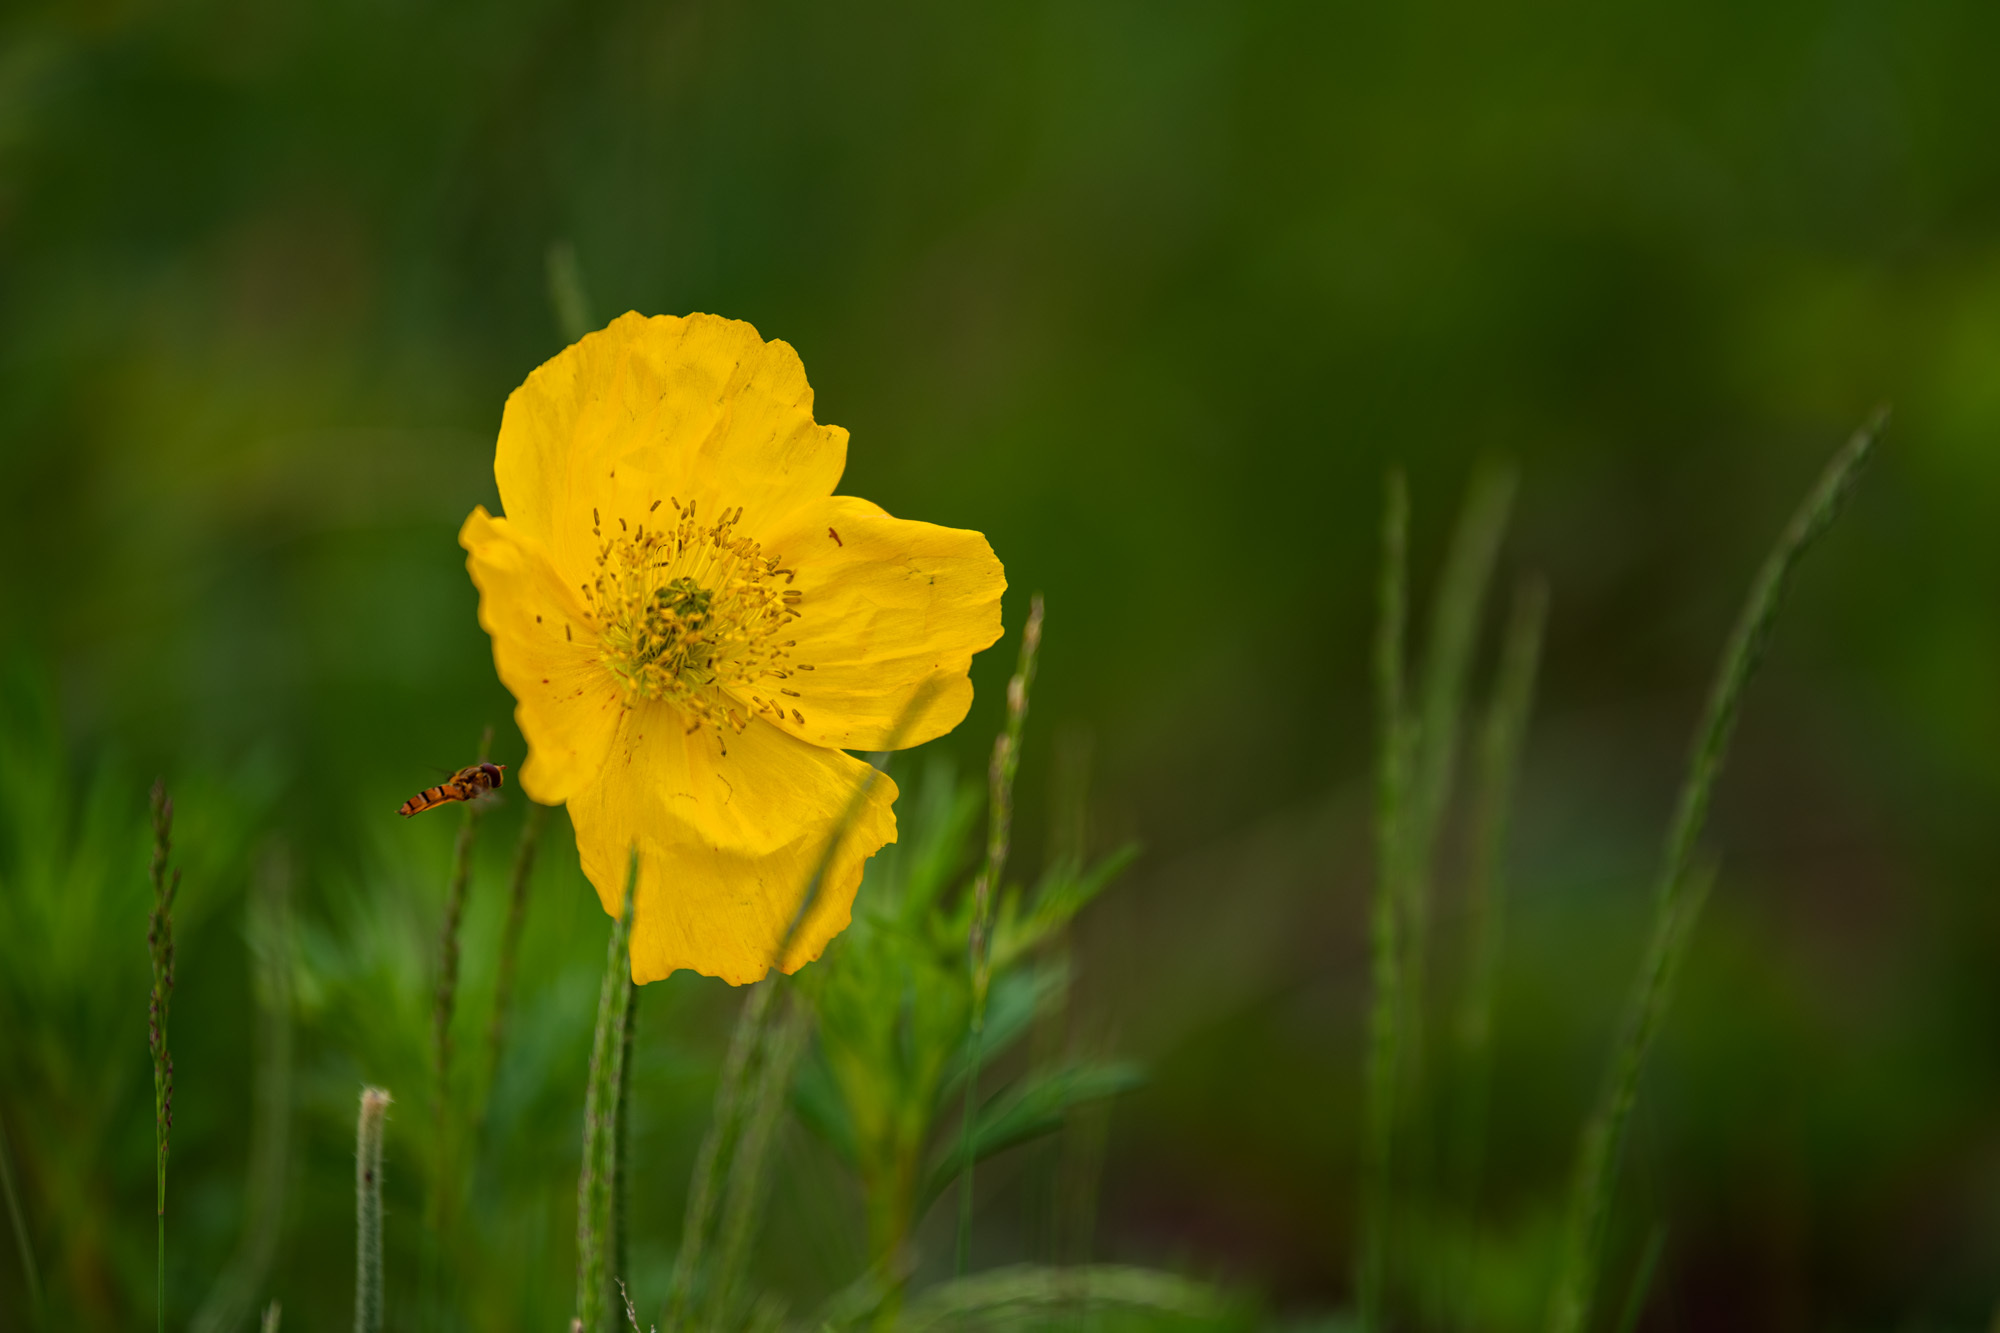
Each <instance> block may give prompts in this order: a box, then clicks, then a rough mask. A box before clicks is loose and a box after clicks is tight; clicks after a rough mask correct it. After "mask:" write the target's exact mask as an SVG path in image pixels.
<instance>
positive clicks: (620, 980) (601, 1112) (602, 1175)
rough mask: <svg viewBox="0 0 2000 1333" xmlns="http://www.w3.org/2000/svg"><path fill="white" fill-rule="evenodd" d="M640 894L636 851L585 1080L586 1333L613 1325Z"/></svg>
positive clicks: (579, 1259)
mask: <svg viewBox="0 0 2000 1333" xmlns="http://www.w3.org/2000/svg"><path fill="white" fill-rule="evenodd" d="M638 889H639V850H638V848H636V847H635V848H633V849H632V851H631V853H630V856H629V859H628V860H627V862H626V869H625V901H624V906H623V910H621V911H620V912H619V914H618V919H617V920H616V921H614V922H613V923H612V926H611V942H610V945H609V946H608V949H607V954H606V958H605V963H604V984H603V986H602V987H601V988H600V989H599V990H598V995H597V1029H596V1031H595V1033H594V1034H593V1035H592V1038H591V1043H590V1079H589V1082H588V1084H587V1085H586V1087H585V1091H584V1099H583V1167H582V1170H581V1171H579V1172H578V1174H577V1182H576V1323H577V1325H578V1326H580V1327H581V1328H582V1329H583V1333H609V1329H610V1327H611V1325H612V1323H613V1322H614V1320H613V1318H612V1310H613V1307H612V1304H611V1279H612V1277H613V1276H614V1274H613V1273H612V1272H611V1271H610V1265H611V1264H612V1263H613V1262H614V1257H613V1256H614V1251H615V1247H616V1245H617V1236H616V1217H617V1208H618V1201H617V1199H616V1197H615V1195H616V1194H617V1189H616V1186H615V1183H614V1182H615V1181H616V1179H617V1176H618V1172H619V1162H618V1118H619V1111H620V1109H621V1108H622V1106H623V1105H624V1101H625V1080H626V1078H627V1076H628V1071H627V1069H626V1064H627V1061H626V1058H625V1055H626V1050H627V1043H626V1040H625V1024H626V1016H627V1015H628V1014H629V1013H630V1012H631V1009H632V997H633V992H634V991H636V990H637V989H638V988H637V987H636V986H634V985H633V984H632V950H631V945H632V905H633V902H634V900H635V898H636V897H637V895H638Z"/></svg>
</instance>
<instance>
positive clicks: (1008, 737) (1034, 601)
mask: <svg viewBox="0 0 2000 1333" xmlns="http://www.w3.org/2000/svg"><path fill="white" fill-rule="evenodd" d="M1041 647H1042V595H1041V594H1040V593H1036V594H1035V595H1034V597H1032V598H1031V599H1029V602H1028V620H1027V623H1026V624H1025V625H1023V626H1022V628H1021V656H1020V660H1019V661H1018V662H1017V663H1016V665H1015V667H1014V675H1013V678H1012V679H1011V680H1009V681H1008V682H1007V725H1006V728H1005V729H1004V730H1003V731H1002V732H1001V733H1000V735H999V737H998V738H997V739H996V740H995V741H994V742H993V762H992V764H991V765H990V766H989V769H988V772H987V805H986V862H985V864H984V865H982V866H981V867H980V868H979V877H978V878H977V879H975V880H974V881H973V883H972V932H971V938H970V939H969V941H968V949H967V953H968V955H969V961H970V967H971V970H972V1031H971V1033H970V1046H971V1049H970V1052H969V1058H968V1060H967V1063H966V1073H965V1108H964V1112H963V1120H962V1123H961V1126H960V1132H961V1133H962V1134H963V1135H964V1144H963V1147H962V1150H961V1155H960V1156H961V1160H962V1161H963V1162H964V1163H965V1167H964V1172H963V1174H962V1175H960V1176H959V1179H958V1253H957V1267H956V1272H957V1273H958V1275H959V1276H960V1277H963V1276H965V1271H966V1265H967V1264H968V1263H969V1262H970V1259H971V1253H972V1175H973V1160H972V1158H973V1153H972V1137H973V1128H974V1125H975V1122H976V1120H977V1118H978V1096H979V1066H980V1062H981V1060H982V1059H983V1058H984V1057H985V1049H984V1048H985V1042H986V992H987V990H988V989H989V988H990V986H991V985H992V980H993V941H992V939H991V934H992V928H993V895H994V894H995V893H998V892H999V890H1000V877H1001V875H1003V874H1004V873H1005V872H1006V869H1007V847H1008V842H1009V840H1010V838H1011V836H1012V833H1013V822H1014V775H1015V774H1016V773H1017V772H1019V771H1020V767H1021V733H1022V730H1023V729H1024V728H1025V727H1026V725H1027V721H1028V691H1029V689H1030V688H1031V687H1032V686H1033V685H1034V683H1035V659H1036V656H1037V655H1038V654H1039V653H1040V651H1041Z"/></svg>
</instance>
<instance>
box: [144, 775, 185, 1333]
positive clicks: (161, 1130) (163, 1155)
mask: <svg viewBox="0 0 2000 1333" xmlns="http://www.w3.org/2000/svg"><path fill="white" fill-rule="evenodd" d="M152 806H153V865H152V880H153V914H152V917H151V919H150V921H149V922H148V923H147V929H146V946H147V950H148V952H149V953H151V955H152V960H153V991H152V1001H151V1006H150V1009H149V1012H148V1016H147V1017H148V1021H147V1025H146V1035H147V1044H148V1045H149V1046H150V1048H151V1050H152V1055H153V1132H154V1140H153V1177H154V1211H155V1221H156V1223H157V1226H156V1230H157V1232H158V1240H159V1254H158V1263H159V1266H158V1285H157V1289H156V1290H155V1293H154V1296H155V1314H156V1316H157V1319H158V1328H159V1333H166V1327H167V1140H168V1137H169V1135H170V1133H171V1131H172V1130H173V1127H174V1057H173V1053H172V1052H171V1051H169V1050H168V1048H167V1016H168V1011H169V1009H170V1008H171V1006H172V1002H173V995H174V915H173V913H174V897H175V895H176V894H178V893H179V892H180V887H181V872H180V871H179V870H178V869H176V870H175V871H174V872H173V874H172V875H171V876H169V875H168V874H167V857H168V854H169V853H170V852H171V851H172V849H173V832H174V803H173V801H172V799H171V798H169V797H168V795H167V787H166V782H165V781H164V780H161V781H157V782H155V783H154V784H153V791H152Z"/></svg>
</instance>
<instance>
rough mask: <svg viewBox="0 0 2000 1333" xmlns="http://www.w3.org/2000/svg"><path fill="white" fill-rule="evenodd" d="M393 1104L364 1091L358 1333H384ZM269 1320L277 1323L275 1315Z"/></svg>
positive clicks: (357, 1173)
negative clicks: (386, 1170)
mask: <svg viewBox="0 0 2000 1333" xmlns="http://www.w3.org/2000/svg"><path fill="white" fill-rule="evenodd" d="M389 1100H390V1098H389V1094H388V1091H387V1090H386V1089H383V1088H363V1089H362V1090H361V1115H360V1118H359V1120H358V1121H357V1123H356V1125H355V1130H354V1333H382V1125H383V1122H384V1121H385V1120H387V1119H388V1114H389ZM275 1308H276V1306H275V1304H274V1305H273V1309H275ZM265 1318H266V1322H267V1323H275V1322H276V1317H275V1316H274V1315H266V1317H265Z"/></svg>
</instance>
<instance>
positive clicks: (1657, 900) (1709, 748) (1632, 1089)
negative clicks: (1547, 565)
mask: <svg viewBox="0 0 2000 1333" xmlns="http://www.w3.org/2000/svg"><path fill="white" fill-rule="evenodd" d="M1886 420H1887V413H1886V412H1877V413H1876V414H1875V416H1874V417H1873V418H1871V419H1870V420H1869V422H1868V423H1867V424H1866V425H1864V426H1863V427H1862V428H1861V429H1860V430H1859V431H1857V432H1855V434H1854V436H1853V437H1852V438H1851V439H1850V440H1849V441H1848V442H1847V444H1846V445H1845V446H1844V447H1842V449H1841V450H1840V451H1839V452H1838V453H1837V454H1835V455H1834V457H1833V459H1832V461H1831V462H1829V463H1828V464H1827V466H1826V469H1825V470H1824V471H1823V472H1821V473H1820V476H1819V480H1818V481H1817V482H1816V483H1814V485H1813V488H1812V490H1811V491H1810V492H1808V493H1807V495H1806V498H1805V502H1804V503H1803V504H1802V505H1800V507H1799V509H1798V511H1797V512H1796V513H1795V514H1793V516H1792V520H1791V522H1790V523H1789V524H1787V525H1786V527H1785V531H1784V533H1783V535H1782V536H1780V538H1779V539H1778V544H1777V546H1776V547H1775V548H1774V549H1773V550H1772V551H1771V554H1770V555H1769V556H1768V557H1767V558H1766V559H1765V561H1764V564H1763V567H1762V568H1761V569H1759V570H1758V572H1757V577H1756V580H1755V581H1754V582H1753V583H1752V584H1751V586H1750V595H1749V597H1748V599H1747V600H1746V601H1745V603H1744V605H1743V610H1742V612H1741V614H1740V615H1739V616H1738V618H1737V621H1736V626H1735V628H1734V629H1733V630H1732V631H1731V633H1730V636H1729V642H1728V644H1727V645H1726V646H1725V647H1724V649H1723V653H1722V660H1721V663H1720V665H1719V667H1718V668H1717V672H1716V676H1715V681H1714V683H1713V685H1712V686H1711V687H1710V691H1709V696H1708V702H1707V705H1706V706H1705V708H1704V710H1703V714H1702V720H1701V725H1700V726H1699V727H1697V728H1696V730H1695V741H1694V748H1693V753H1692V755H1691V757H1690V759H1689V763H1688V772H1687V776H1686V778H1685V779H1684V781H1683V782H1682V785H1681V791H1680V797H1679V800H1678V802H1677V803H1676V807H1675V811H1674V820H1673V824H1672V826H1671V828H1670V830H1669V832H1668V834H1667V841H1666V847H1665V851H1664V854H1663V856H1662V859H1661V867H1660V876H1659V880H1658V882H1657V885H1656V888H1655V891H1654V895H1653V923H1652V929H1651V932H1650V934H1649V937H1648V941H1647V946H1646V952H1645V956H1644V959H1643V961H1642V962H1641V964H1640V968H1639V973H1638V975H1637V977H1635V978H1634V983H1633V990H1632V994H1631V997H1630V999H1629V1001H1628V1004H1627V1010H1626V1016H1625V1022H1624V1026H1623V1028H1622V1030H1621V1032H1620V1036H1619V1039H1618V1043H1617V1045H1616V1046H1615V1047H1614V1049H1613V1051H1612V1058H1611V1065H1610V1069H1609V1071H1608V1077H1607V1078H1606V1080H1605V1086H1604V1089H1603V1092H1602V1093H1601V1095H1600V1098H1599V1101H1598V1105H1597V1109H1596V1111H1595V1112H1594V1114H1593V1115H1592V1116H1591V1119H1590V1121H1589V1123H1588V1124H1587V1125H1586V1126H1585V1128H1584V1133H1583V1138H1582V1142H1581V1144H1580V1145H1579V1148H1578V1152H1577V1165H1576V1175H1575V1178H1574V1183H1573V1185H1572V1189H1571V1195H1570V1203H1569V1216H1568V1218H1567V1221H1566V1225H1565V1229H1564V1238H1563V1249H1562V1256H1561V1260H1560V1267H1559V1268H1558V1270H1557V1279H1556V1285H1555V1288H1554V1290H1553V1294H1552V1297H1551V1301H1550V1308H1549V1324H1548V1326H1549V1329H1550V1333H1581V1330H1583V1329H1584V1328H1585V1327H1587V1326H1588V1323H1589V1320H1590V1312H1591V1306H1592V1303H1593V1300H1594V1297H1595V1293H1596V1289H1597V1281H1598V1272H1599V1269H1600V1268H1601V1266H1602V1263H1603V1249H1604V1233H1605V1229H1606V1224H1607V1222H1608V1219H1609V1216H1610V1211H1611V1194H1612V1190H1613V1187H1614V1186H1615V1184H1616V1182H1617V1171H1618V1163H1619V1158H1620V1156H1621V1150H1622V1148H1623V1146H1624V1142H1625V1134H1626V1129H1627V1127H1628V1124H1629V1122H1630V1119H1631V1114H1632V1107H1633V1105H1634V1104H1635V1103H1636V1101H1637V1100H1638V1091H1639V1076H1640V1074H1641V1072H1642V1071H1643V1070H1644V1067H1645V1059H1646V1054H1647V1051H1648V1049H1649V1048H1650V1047H1651V1044H1652V1039H1653V1035H1654V1033H1655V1032H1656V1031H1657V1030H1658V1028H1659V1026H1660V1022H1661V1020H1662V1018H1663V1017H1664V1015H1665V1012H1666V1007H1667V1003H1668V1001H1669V999H1670V997H1671V994H1672V981H1673V977H1674V974H1675V972H1676V971H1677V970H1678V967H1679V964H1680V961H1681V959H1682V956H1683V955H1684V953H1685V952H1686V948H1687V942H1688V940H1689V938H1690V936H1691V934H1692V930H1693V926H1694V921H1695V918H1696V916H1697V915H1698V914H1699V912H1700V910H1701V903H1702V898H1703V894H1704V889H1705V886H1706V881H1705V877H1703V876H1701V875H1699V874H1697V873H1696V872H1695V848H1696V845H1697V843H1698V842H1699V840H1700V837H1701V831H1702V827H1703V825H1704V824H1705V823H1706V822H1707V816H1708V806H1709V799H1710V797H1711V795H1712V793H1713V791H1714V787H1715V782H1716V778H1717V777H1718V776H1719V775H1720V774H1721V771H1722V763H1723V760H1724V759H1725V758H1726V757H1727V756H1728V753H1729V742H1730V739H1731V737H1732V736H1733V735H1734V734H1735V730H1736V719H1737V715H1738V713H1739V712H1740V711H1741V709H1742V703H1743V691H1744V689H1745V688H1746V687H1747V686H1748V684H1749V682H1750V679H1751V677H1752V676H1754V675H1755V674H1756V671H1757V668H1758V666H1759V665H1760V664H1761V663H1762V662H1763V659H1764V654H1765V651H1766V649H1768V648H1769V646H1770V642H1771V635H1772V632H1773V631H1774V630H1775V628H1776V626H1777V620H1778V611H1779V609H1780V607H1781V606H1782V605H1783V602H1784V596H1785V591H1786V589H1787V588H1788V587H1789V586H1790V583H1791V579H1792V575H1793V572H1794V571H1795V570H1796V568H1797V566H1798V562H1799V559H1800V557H1801V556H1803V555H1804V554H1805V552H1806V550H1807V548H1808V547H1810V546H1811V545H1812V544H1813V542H1814V541H1815V540H1816V539H1817V538H1818V537H1819V536H1820V535H1821V534H1822V533H1824V532H1825V531H1826V529H1827V527H1828V526H1829V525H1831V524H1832V522H1833V520H1834V519H1835V518H1836V517H1838V516H1839V514H1840V511H1841V509H1842V508H1843V507H1844V506H1845V504H1846V502H1847V498H1848V496H1849V494H1850V493H1851V492H1852V491H1853V488H1854V483H1855V480H1856V478H1857V477H1858V476H1859V475H1860V470H1861V467H1862V465H1863V464H1864V463H1865V462H1866V461H1867V459H1868V456H1869V454H1870V453H1871V452H1872V451H1873V449H1874V447H1875V441H1876V439H1877V438H1878V437H1879V436H1880V434H1881V431H1882V427H1883V425H1884V424H1885V422H1886Z"/></svg>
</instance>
